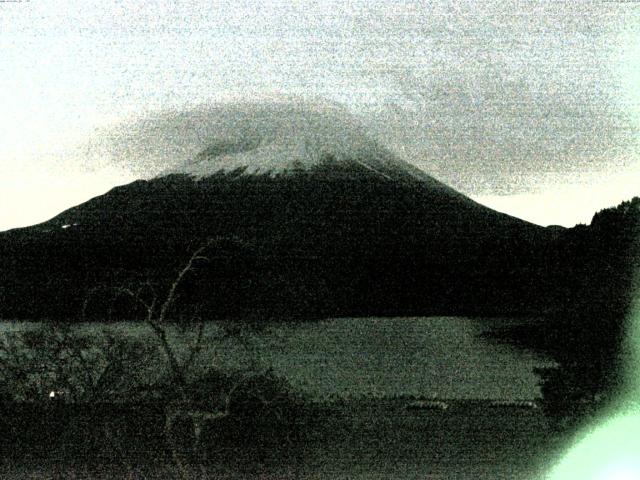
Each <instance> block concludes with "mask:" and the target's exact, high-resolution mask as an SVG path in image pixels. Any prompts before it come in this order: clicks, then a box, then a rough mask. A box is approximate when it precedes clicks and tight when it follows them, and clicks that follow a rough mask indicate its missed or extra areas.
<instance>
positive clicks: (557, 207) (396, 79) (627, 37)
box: [0, 0, 640, 229]
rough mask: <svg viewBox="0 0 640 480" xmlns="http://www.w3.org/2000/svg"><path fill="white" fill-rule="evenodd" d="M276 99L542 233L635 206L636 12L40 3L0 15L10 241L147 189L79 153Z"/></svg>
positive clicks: (549, 4)
mask: <svg viewBox="0 0 640 480" xmlns="http://www.w3.org/2000/svg"><path fill="white" fill-rule="evenodd" d="M279 95H294V96H297V97H300V98H306V99H312V100H313V99H319V98H322V99H327V100H329V101H331V102H337V103H340V104H342V105H343V106H344V108H346V109H347V110H349V111H350V112H352V113H353V114H354V115H356V116H357V117H359V118H360V120H361V121H362V122H363V123H364V124H365V125H366V126H367V127H368V128H369V129H370V131H371V133H372V135H374V136H376V137H377V138H378V139H379V140H381V141H382V142H383V143H385V144H386V145H388V146H389V147H390V148H392V149H393V150H394V151H396V152H398V153H399V154H400V155H402V156H403V158H405V159H407V160H409V161H411V162H413V163H415V164H417V165H419V166H421V167H422V168H423V169H424V170H426V171H427V172H428V173H431V174H433V175H434V176H435V177H436V178H438V179H440V180H442V181H444V182H445V183H448V184H449V185H451V186H453V187H454V188H456V189H458V190H460V191H462V192H463V193H465V194H467V195H470V196H472V197H473V198H475V199H477V200H479V201H481V202H483V203H485V204H488V205H490V206H493V207H495V208H498V209H500V210H503V211H507V212H509V213H512V214H514V215H517V216H520V217H522V218H526V219H529V220H532V221H534V222H537V223H541V224H551V223H559V224H564V225H572V224H574V223H576V222H588V221H589V220H590V218H591V215H592V214H593V213H594V211H595V210H597V209H600V208H603V207H605V206H610V205H613V204H616V203H618V202H619V201H621V200H623V199H626V198H630V197H631V196H633V195H634V194H636V195H637V194H640V3H639V2H635V1H630V0H611V1H595V0H594V1H583V2H580V1H566V2H565V1H550V0H548V1H546V0H545V1H534V0H532V1H495V2H494V1H488V0H482V1H481V0H478V1H464V0H456V1H452V2H435V1H434V2H430V1H421V2H409V1H406V2H402V1H391V0H389V1H384V2H375V1H372V0H366V1H359V0H351V1H348V2H347V1H340V2H333V1H327V0H319V1H308V2H300V1H299V2H296V1H269V0H263V1H238V0H229V1H212V2H195V1H176V0H173V1H151V0H150V1H135V0H130V1H126V2H124V1H117V2H116V1H108V0H106V1H101V2H84V1H64V0H55V1H48V0H31V1H23V2H20V3H8V2H7V3H2V2H0V108H1V109H2V110H1V115H0V229H3V228H9V227H12V226H18V225H24V224H30V223H34V222H36V221H41V220H44V219H46V218H48V217H50V216H52V215H54V214H55V213H58V212H59V211H60V210H62V209H63V208H67V207H69V206H71V205H74V204H77V203H79V202H81V201H83V200H86V199H87V198H89V197H91V196H93V195H96V194H98V193H102V192H103V191H105V190H106V189H108V188H109V187H111V186H113V185H115V184H117V183H122V182H125V181H128V180H130V179H132V178H133V177H134V176H135V175H138V173H137V171H136V169H135V165H133V167H134V168H131V167H132V165H131V164H132V163H136V162H138V161H139V160H140V159H136V158H130V159H127V162H129V163H127V162H122V161H120V162H114V163H113V164H110V163H109V162H105V161H104V158H102V159H100V158H96V155H91V154H88V153H87V149H86V148H78V146H81V147H82V145H85V144H86V142H95V140H96V138H98V137H99V132H104V131H108V130H109V128H110V126H111V125H118V124H119V123H121V122H128V121H132V120H135V119H136V118H139V117H140V116H143V115H147V114H149V113H150V112H151V113H152V112H156V111H158V110H164V109H183V108H188V107H192V106H194V105H199V104H202V103H209V102H221V101H222V102H225V101H229V100H233V101H237V100H252V99H255V98H258V99H260V98H265V97H269V98H270V97H274V96H279ZM134 172H136V173H134Z"/></svg>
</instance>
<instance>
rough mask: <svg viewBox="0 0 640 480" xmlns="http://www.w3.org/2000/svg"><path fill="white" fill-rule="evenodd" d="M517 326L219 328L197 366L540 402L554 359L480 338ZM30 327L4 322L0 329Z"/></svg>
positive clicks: (364, 392) (467, 321)
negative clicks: (542, 372)
mask: <svg viewBox="0 0 640 480" xmlns="http://www.w3.org/2000/svg"><path fill="white" fill-rule="evenodd" d="M513 323H514V321H513V320H505V319H471V318H464V317H417V318H353V319H345V318H342V319H331V320H323V321H317V322H306V323H298V324H273V325H270V326H269V327H268V328H266V329H265V330H264V331H262V332H261V333H260V334H253V335H251V336H250V337H249V338H248V340H247V343H246V344H241V343H240V342H238V341H237V340H230V341H229V340H227V341H224V342H221V341H220V340H218V339H216V334H217V333H218V329H217V327H216V325H215V324H209V325H208V326H207V329H206V334H205V339H206V344H205V348H203V350H202V352H201V355H200V357H199V360H198V362H199V364H200V366H205V365H217V366H220V367H222V368H225V369H238V368H246V367H247V366H249V365H251V364H254V365H258V368H261V369H266V368H273V370H274V371H275V373H276V374H278V375H281V376H284V377H286V378H287V379H288V380H289V381H290V382H291V384H292V385H293V386H294V387H295V388H297V389H300V390H302V391H304V392H306V393H309V394H310V395H311V396H312V397H314V398H318V399H321V398H326V397H328V396H332V395H337V396H341V397H346V396H347V397H362V396H366V397H369V396H373V397H392V396H398V395H423V396H427V397H438V398H451V399H472V398H473V399H475V398H492V399H533V398H536V397H538V396H539V388H538V385H537V383H538V377H537V376H536V375H535V374H534V373H533V369H534V368H535V367H544V366H550V365H552V362H551V360H550V359H548V358H545V357H544V356H542V355H540V354H536V353H532V352H528V351H523V350H521V349H518V348H516V347H511V346H508V345H504V344H498V343H496V342H492V341H490V340H488V339H486V338H483V337H482V333H483V332H486V331H488V330H491V329H493V328H496V327H504V326H506V325H508V324H513ZM33 325H34V324H27V323H13V322H4V323H3V324H1V325H0V331H7V330H14V329H21V328H29V326H33ZM78 328H80V329H82V330H84V331H87V332H92V334H96V335H97V334H99V332H100V330H102V329H107V330H109V331H113V332H117V334H119V335H127V336H145V335H149V329H148V327H147V326H146V325H144V324H139V323H138V324H135V323H134V324H132V323H127V324H125V323H119V324H114V325H109V326H97V325H90V326H89V325H82V326H79V327H78ZM171 338H172V341H173V342H174V343H175V344H186V343H187V342H188V341H190V340H191V339H192V337H191V336H190V335H189V334H185V333H179V332H178V331H177V330H174V329H172V330H171ZM150 341H154V339H150ZM247 345H248V347H247ZM148 363H149V365H148V366H147V367H146V368H149V369H150V374H151V371H153V372H155V373H158V372H159V370H161V368H162V364H163V358H162V357H160V358H158V359H156V360H153V359H151V360H150V361H149V362H148Z"/></svg>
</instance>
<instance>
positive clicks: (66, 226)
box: [62, 225, 71, 228]
mask: <svg viewBox="0 0 640 480" xmlns="http://www.w3.org/2000/svg"><path fill="white" fill-rule="evenodd" d="M70 226H71V225H62V228H69V227H70Z"/></svg>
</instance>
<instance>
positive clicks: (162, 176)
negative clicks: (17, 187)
mask: <svg viewBox="0 0 640 480" xmlns="http://www.w3.org/2000/svg"><path fill="white" fill-rule="evenodd" d="M198 115H199V116H198V118H200V119H203V118H204V119H206V121H205V120H202V122H200V123H197V125H199V126H202V125H204V127H206V128H204V127H203V128H202V129H201V131H202V132H204V133H203V134H202V135H200V136H199V139H200V140H199V141H200V142H201V145H200V147H201V148H199V151H197V152H196V153H195V154H194V155H191V156H190V158H189V159H187V160H186V161H183V162H181V163H179V164H178V163H177V162H175V159H174V160H171V161H168V162H166V163H165V164H162V165H160V167H158V170H159V171H158V173H157V174H156V175H155V176H153V177H151V178H148V179H145V180H138V181H135V182H133V183H131V184H129V185H124V186H121V187H117V188H114V189H113V190H111V191H110V192H108V193H106V194H105V195H102V196H100V197H97V198H94V199H92V200H90V201H88V202H86V203H84V204H81V205H78V206H77V207H74V208H71V209H69V210H67V211H65V212H62V213H61V214H60V215H58V216H56V217H55V218H53V219H51V220H49V221H47V222H44V223H42V224H39V225H35V226H32V227H28V228H23V229H18V230H12V231H9V232H4V233H2V234H0V268H1V269H2V272H3V273H2V277H1V278H0V317H2V318H26V319H43V318H52V319H60V318H66V319H76V318H78V316H79V315H80V312H81V311H82V310H83V307H86V305H87V303H90V304H91V308H89V309H88V310H87V309H86V308H85V312H87V311H88V314H89V316H90V317H91V318H100V319H104V318H107V317H109V318H130V317H132V316H136V315H138V314H139V313H140V312H139V310H136V308H135V307H134V306H132V305H131V304H129V303H127V302H125V301H123V300H122V299H121V298H111V297H109V296H108V295H107V294H105V293H101V294H96V292H106V291H113V290H112V289H111V287H122V286H140V285H145V284H148V285H153V288H154V290H155V291H161V292H166V291H167V289H168V288H169V286H170V285H171V282H172V280H173V279H174V278H175V277H176V275H177V272H178V271H179V270H180V268H181V266H183V265H184V264H185V262H186V261H187V260H188V258H189V256H190V254H191V252H193V251H194V250H195V249H196V248H197V247H198V246H199V245H202V244H204V242H206V239H210V238H220V239H222V241H221V242H218V243H217V244H216V247H215V248H213V247H212V248H211V249H210V250H211V251H209V252H207V254H208V256H209V261H207V262H200V264H199V265H198V266H197V268H194V270H193V272H190V274H189V276H188V278H187V279H186V281H185V283H184V284H183V285H182V287H181V291H180V292H179V294H180V302H178V305H177V306H176V310H175V312H173V315H174V316H180V315H183V316H184V315H192V314H194V309H195V308H196V306H197V308H198V310H199V311H200V313H201V314H206V315H207V316H208V317H210V318H213V317H247V316H252V317H259V318H265V317H269V318H271V317H278V318H283V317H309V316H347V315H348V316H351V315H391V314H393V315H409V314H423V315H426V314H435V313H438V314H461V313H465V314H529V313H532V312H535V311H537V310H538V309H539V308H540V304H541V302H542V301H541V299H540V298H539V296H538V292H539V289H538V287H537V286H539V285H540V284H541V282H543V277H544V275H545V274H546V272H545V271H544V268H543V266H542V265H543V262H541V258H542V257H543V256H544V249H543V248H542V246H543V245H546V244H547V243H548V242H550V241H552V239H553V238H555V236H556V235H557V232H554V231H553V230H549V229H545V228H542V227H538V226H536V225H533V224H530V223H527V222H524V221H521V220H518V219H516V218H513V217H510V216H508V215H505V214H502V213H498V212H495V211H493V210H490V209H488V208H486V207H484V206H482V205H479V204H477V203H475V202H474V201H472V200H470V199H469V198H467V197H465V196H464V195H462V194H460V193H458V192H456V191H455V190H453V189H451V188H449V187H447V186H446V185H444V184H442V183H441V182H439V181H437V180H435V179H434V178H432V177H430V176H429V175H427V174H426V173H424V172H423V171H421V170H419V169H417V168H416V167H414V166H412V165H410V164H408V163H406V162H404V161H403V160H401V159H399V158H397V157H396V156H395V155H394V154H392V153H391V152H390V151H388V150H387V149H386V148H384V147H383V146H381V145H380V144H379V143H378V142H375V141H373V140H372V139H370V138H369V137H368V136H367V135H366V133H365V132H364V130H363V128H362V127H360V126H359V125H357V123H356V122H355V121H353V120H352V119H351V118H350V117H348V116H346V115H345V114H343V113H342V112H340V111H338V110H336V109H315V110H314V109H309V108H307V107H304V108H303V107H301V106H296V107H285V106H266V107H265V106H263V107H252V108H248V107H243V108H238V109H236V110H233V109H230V108H226V109H223V110H220V109H218V110H215V109H214V110H211V111H209V112H208V113H207V114H206V115H203V112H201V111H200V112H198ZM189 118H190V117H189V116H188V115H187V114H183V115H179V116H173V117H171V121H169V120H168V119H167V118H163V119H160V120H158V121H156V123H155V124H153V125H151V126H150V127H149V126H147V127H145V128H146V129H147V130H145V132H143V133H144V135H142V134H140V135H139V136H140V138H145V139H150V138H151V136H152V135H151V134H150V133H149V132H156V133H155V134H156V135H157V137H159V138H160V140H159V141H160V142H162V141H165V140H164V138H163V128H164V129H165V130H164V131H166V125H169V124H170V125H171V128H173V129H174V130H173V131H174V132H175V131H180V129H179V128H178V127H176V122H177V124H178V126H179V125H183V124H187V125H189V121H191V122H192V123H191V124H192V125H196V122H193V120H189ZM172 122H173V123H172ZM205 124H206V125H205ZM158 125H165V127H162V128H161V127H159V126H158ZM182 128H183V129H184V127H182ZM176 129H177V130H176ZM138 142H139V143H140V140H139V139H138ZM149 288H150V287H149ZM110 289H111V290H110ZM147 295H151V293H147ZM112 296H113V295H112ZM98 297H99V300H96V298H98ZM88 299H89V300H91V301H90V302H88V301H87V300H88Z"/></svg>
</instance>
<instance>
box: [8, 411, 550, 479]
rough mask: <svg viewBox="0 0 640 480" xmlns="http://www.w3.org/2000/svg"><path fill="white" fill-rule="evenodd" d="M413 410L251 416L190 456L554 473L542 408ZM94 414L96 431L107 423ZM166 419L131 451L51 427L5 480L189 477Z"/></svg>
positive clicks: (253, 471) (268, 467) (416, 471)
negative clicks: (163, 430)
mask: <svg viewBox="0 0 640 480" xmlns="http://www.w3.org/2000/svg"><path fill="white" fill-rule="evenodd" d="M406 405H407V402H406V401H403V400H376V401H373V400H371V401H353V400H352V401H348V402H336V403H322V404H305V405H304V406H303V407H302V408H301V409H299V410H296V411H295V412H294V411H290V412H289V414H290V415H291V417H290V418H288V419H286V421H285V422H284V424H283V423H282V422H281V420H278V421H273V422H271V421H270V420H268V419H267V420H266V421H265V422H264V424H262V425H257V424H255V423H254V424H252V426H251V427H250V428H249V429H248V430H247V425H243V424H242V421H241V419H238V418H235V419H234V418H230V419H229V420H228V421H226V422H224V423H218V424H216V427H215V429H214V430H213V431H208V432H206V435H205V437H206V441H205V444H204V445H203V447H204V448H203V449H202V452H203V453H201V455H200V458H191V459H190V466H189V468H190V469H191V470H190V471H191V472H192V478H234V479H235V478H260V479H267V478H273V479H286V478H291V479H293V478H308V479H316V478H317V479H325V478H345V479H346V478H350V479H351V478H362V479H370V478H391V479H414V478H415V479H425V478H426V479H433V480H435V479H443V480H444V479H447V480H448V479H536V478H541V473H542V472H543V471H544V470H546V469H547V468H548V467H549V462H550V460H551V459H550V458H549V452H551V451H553V450H555V447H556V446H557V443H558V441H559V440H558V439H554V437H553V436H552V434H551V432H550V430H549V429H548V427H547V425H546V422H545V419H544V417H543V415H542V413H541V412H540V410H538V409H533V410H529V409H518V408H512V407H489V406H488V405H487V404H486V403H475V404H474V403H469V402H464V403H457V404H456V403H453V404H450V407H449V408H448V409H447V410H446V411H440V410H408V409H407V408H406ZM51 413H53V412H51ZM103 413H104V412H103ZM112 413H113V414H115V415H117V412H115V411H114V412H112ZM121 413H122V412H121ZM50 418H55V417H50ZM91 418H92V422H93V424H92V427H93V428H92V429H91V430H92V431H93V432H94V434H95V432H96V431H98V429H96V428H95V424H96V423H97V422H99V420H97V417H95V416H94V417H91ZM159 418H160V416H159V415H158V417H157V418H156V419H155V420H154V413H153V410H147V411H141V410H138V411H137V412H136V414H135V415H134V416H132V417H131V418H130V419H128V420H129V421H127V418H126V415H122V416H121V418H120V420H121V428H124V429H127V428H128V429H129V434H130V435H132V436H131V437H130V438H129V441H128V442H127V443H126V444H124V445H123V444H122V443H120V444H117V443H116V442H115V440H114V439H113V437H112V438H111V439H109V438H107V437H105V436H103V435H104V433H98V434H97V436H95V435H94V437H93V439H92V440H87V439H85V440H84V441H83V443H82V444H81V445H77V444H76V442H73V441H70V439H66V440H63V438H62V437H63V435H64V424H60V423H59V422H58V423H57V424H56V422H55V421H53V422H50V424H49V425H47V424H46V422H45V424H44V425H40V426H38V427H37V428H34V429H32V430H33V432H32V433H33V434H34V435H38V432H39V434H40V435H41V436H42V437H41V440H42V439H44V438H45V437H48V438H49V441H48V442H44V443H43V445H49V448H46V447H45V448H41V449H40V450H39V451H36V450H32V451H31V452H24V451H22V452H21V451H20V445H19V444H18V445H16V444H9V445H7V444H6V443H5V444H4V445H3V464H2V466H1V467H0V477H1V478H8V479H10V478H15V479H18V478H21V479H23V478H42V479H46V478H51V479H54V478H87V479H89V478H91V479H102V478H104V479H106V478H123V479H134V478H135V479H166V478H179V477H178V472H177V471H176V466H175V465H174V464H173V463H172V461H171V457H170V455H169V454H168V452H167V451H166V450H165V449H164V448H163V446H162V441H161V439H160V438H159V437H157V436H154V421H157V420H158V419H159ZM136 419H137V420H136ZM272 420H273V419H272ZM76 421H77V419H76ZM283 425H284V426H283ZM56 429H57V430H58V436H57V437H56V435H55V430H56ZM23 433H24V432H23ZM65 441H66V442H67V443H66V444H65V443H64V442H65ZM91 441H92V442H93V444H91ZM73 444H76V445H75V446H73Z"/></svg>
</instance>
